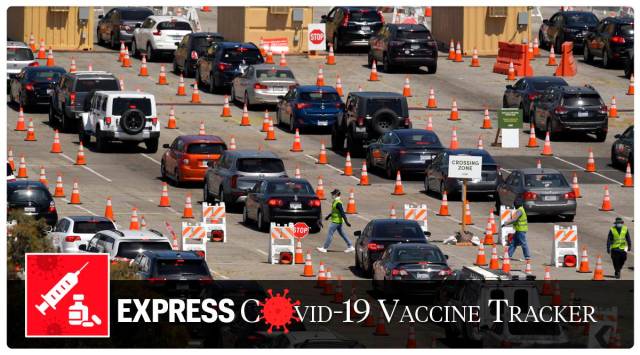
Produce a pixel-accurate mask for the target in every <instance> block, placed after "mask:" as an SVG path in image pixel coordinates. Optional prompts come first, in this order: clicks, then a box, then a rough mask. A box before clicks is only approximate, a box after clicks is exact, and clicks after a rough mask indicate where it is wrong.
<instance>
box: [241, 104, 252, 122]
mask: <svg viewBox="0 0 640 355" xmlns="http://www.w3.org/2000/svg"><path fill="white" fill-rule="evenodd" d="M240 126H251V122H250V121H249V110H248V109H247V103H246V102H245V103H244V106H243V107H242V118H241V119H240Z"/></svg>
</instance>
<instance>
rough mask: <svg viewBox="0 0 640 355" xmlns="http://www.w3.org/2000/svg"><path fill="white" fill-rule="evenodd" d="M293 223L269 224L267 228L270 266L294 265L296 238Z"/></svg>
mask: <svg viewBox="0 0 640 355" xmlns="http://www.w3.org/2000/svg"><path fill="white" fill-rule="evenodd" d="M294 231H295V228H294V227H293V223H289V224H277V223H274V222H271V226H270V227H269V235H270V236H271V238H269V260H268V262H269V263H270V264H291V265H295V259H294V254H295V249H296V246H295V244H296V238H295V236H294Z"/></svg>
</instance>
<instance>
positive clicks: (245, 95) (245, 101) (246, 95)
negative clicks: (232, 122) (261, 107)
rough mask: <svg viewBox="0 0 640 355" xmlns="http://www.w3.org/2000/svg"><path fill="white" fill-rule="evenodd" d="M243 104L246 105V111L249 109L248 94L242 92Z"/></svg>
mask: <svg viewBox="0 0 640 355" xmlns="http://www.w3.org/2000/svg"><path fill="white" fill-rule="evenodd" d="M244 103H245V104H247V110H248V109H249V107H251V103H250V102H249V93H248V92H246V91H245V92H244Z"/></svg>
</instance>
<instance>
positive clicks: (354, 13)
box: [349, 9, 380, 22]
mask: <svg viewBox="0 0 640 355" xmlns="http://www.w3.org/2000/svg"><path fill="white" fill-rule="evenodd" d="M349 20H350V21H355V22H361V21H369V22H370V21H380V15H378V12H377V11H375V10H367V9H362V10H351V11H350V12H349Z"/></svg>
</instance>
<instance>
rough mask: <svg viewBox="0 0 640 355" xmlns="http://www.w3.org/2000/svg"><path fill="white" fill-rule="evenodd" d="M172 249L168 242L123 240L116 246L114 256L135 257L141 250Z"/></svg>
mask: <svg viewBox="0 0 640 355" xmlns="http://www.w3.org/2000/svg"><path fill="white" fill-rule="evenodd" d="M165 250H172V249H171V243H169V242H138V241H135V242H134V241H126V240H123V241H121V242H120V245H119V246H118V254H116V257H120V258H127V259H135V257H136V256H137V255H138V254H139V253H142V252H143V251H165Z"/></svg>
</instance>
